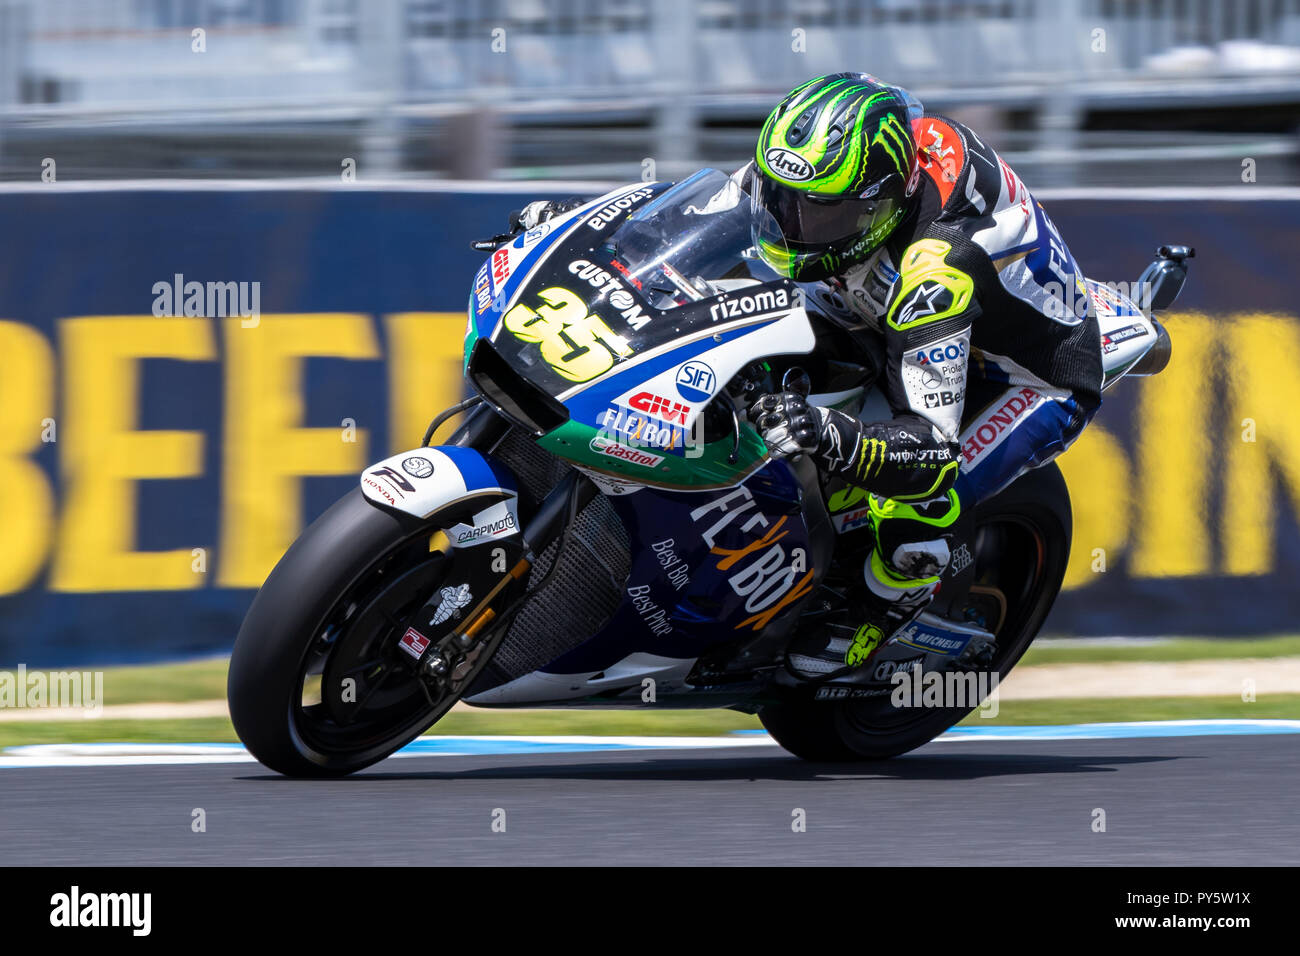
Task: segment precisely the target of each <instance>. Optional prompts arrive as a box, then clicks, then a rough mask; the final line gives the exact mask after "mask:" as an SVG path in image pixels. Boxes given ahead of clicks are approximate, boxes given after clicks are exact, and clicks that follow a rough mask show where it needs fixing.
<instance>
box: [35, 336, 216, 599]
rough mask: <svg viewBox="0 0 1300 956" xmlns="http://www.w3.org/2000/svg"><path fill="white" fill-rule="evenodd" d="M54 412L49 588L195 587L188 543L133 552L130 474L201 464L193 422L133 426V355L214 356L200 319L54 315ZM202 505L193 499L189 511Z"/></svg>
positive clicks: (159, 473) (161, 474)
mask: <svg viewBox="0 0 1300 956" xmlns="http://www.w3.org/2000/svg"><path fill="white" fill-rule="evenodd" d="M59 335H60V339H61V351H62V357H63V416H64V417H65V418H66V420H67V424H66V425H65V426H64V427H62V428H60V429H59V431H58V442H57V445H58V448H59V466H60V470H61V471H62V474H63V483H64V486H65V498H64V503H63V515H62V519H61V521H60V523H59V531H58V545H57V548H56V550H55V554H54V563H53V567H52V570H51V574H50V588H51V590H55V591H138V590H141V589H147V590H151V591H166V590H181V589H184V588H196V587H200V586H201V585H202V584H203V575H201V574H195V573H194V571H193V569H192V568H191V563H192V561H193V554H192V548H191V545H186V546H184V547H182V548H177V549H176V550H173V551H136V550H135V549H134V545H135V538H136V512H137V507H136V504H137V499H136V495H137V489H136V482H137V481H139V480H141V479H144V478H192V477H194V476H196V475H199V474H201V473H202V468H203V443H204V434H203V432H201V431H176V430H173V431H167V430H161V429H160V430H149V431H139V430H137V429H136V425H137V423H138V422H139V409H140V363H141V360H143V359H150V358H169V359H180V360H182V361H187V362H203V361H210V360H212V359H214V358H216V346H215V343H214V341H213V336H212V329H211V327H210V325H209V324H208V322H207V321H206V320H204V319H193V318H183V317H177V318H153V317H149V316H81V317H77V318H71V319H63V320H62V321H61V322H60V323H59ZM203 507H204V503H203V502H202V501H195V502H194V508H195V510H196V511H198V510H201V509H202V508H203Z"/></svg>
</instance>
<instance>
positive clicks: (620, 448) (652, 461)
mask: <svg viewBox="0 0 1300 956" xmlns="http://www.w3.org/2000/svg"><path fill="white" fill-rule="evenodd" d="M588 447H590V448H591V450H592V451H594V452H596V454H598V455H606V456H608V457H610V458H617V459H618V460H619V461H625V462H627V463H628V464H630V465H641V466H642V467H644V468H653V467H654V466H655V465H657V464H659V463H660V462H662V461H663V460H664V459H663V456H662V455H652V454H650V453H649V452H644V451H641V450H640V449H639V448H632V447H630V446H628V445H622V444H619V443H618V442H616V441H610V440H609V439H608V438H604V437H602V436H600V435H597V436H596V437H595V438H593V439H592V440H591V444H590V445H589V446H588Z"/></svg>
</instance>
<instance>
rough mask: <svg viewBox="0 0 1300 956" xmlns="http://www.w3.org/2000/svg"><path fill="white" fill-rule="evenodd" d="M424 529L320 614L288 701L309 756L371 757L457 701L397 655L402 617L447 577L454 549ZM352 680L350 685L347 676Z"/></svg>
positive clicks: (296, 731)
mask: <svg viewBox="0 0 1300 956" xmlns="http://www.w3.org/2000/svg"><path fill="white" fill-rule="evenodd" d="M430 534H431V532H429V531H425V532H422V533H420V534H419V535H417V536H415V537H413V538H409V539H407V540H405V541H403V542H401V543H399V544H397V545H396V546H394V547H393V548H392V549H390V550H389V551H388V552H387V553H385V554H384V555H383V556H382V557H380V558H379V559H377V560H376V561H374V562H372V563H371V564H370V566H369V567H367V568H366V569H365V570H364V571H363V572H361V574H359V575H358V576H357V578H356V580H355V581H354V582H353V584H352V585H351V586H350V587H348V588H347V589H346V590H345V591H344V592H343V594H342V595H341V596H340V597H339V599H338V600H337V601H336V602H335V603H334V605H333V606H332V607H331V608H330V610H329V611H328V612H327V613H326V614H325V615H324V617H323V618H322V619H321V622H320V624H319V625H318V626H317V628H316V630H315V632H314V633H313V635H312V639H311V641H310V642H309V643H308V644H307V645H306V647H305V648H304V650H303V655H302V658H301V660H300V662H299V667H298V673H297V677H296V682H295V690H294V693H293V695H292V698H291V700H290V702H289V726H290V730H291V732H292V734H293V736H294V743H295V746H297V748H298V749H299V751H300V752H302V753H303V755H304V756H307V757H308V758H309V759H313V760H317V761H319V760H321V759H329V758H335V757H343V758H347V759H348V760H363V761H365V760H369V759H370V758H371V757H372V756H373V755H374V754H376V753H382V752H386V751H390V750H392V749H395V748H396V747H398V746H400V745H401V744H402V743H403V742H405V741H406V740H408V739H411V738H413V737H415V736H417V735H418V734H419V733H420V732H422V731H423V730H425V729H426V728H427V727H429V726H430V725H431V724H432V723H433V722H434V721H436V720H437V719H438V718H439V717H440V716H441V715H442V713H444V712H445V711H446V710H447V709H448V708H450V706H451V705H452V704H453V703H454V699H452V700H447V701H437V700H432V699H431V698H430V696H429V693H428V690H427V688H426V687H425V685H424V684H423V683H422V682H421V681H420V680H419V679H418V678H417V677H416V676H415V674H414V673H413V670H412V668H411V666H410V665H409V664H407V663H406V662H404V661H402V660H401V658H399V657H398V656H397V655H398V654H401V653H402V652H401V651H399V650H398V648H397V642H398V640H399V639H400V637H401V635H402V632H403V630H404V627H403V624H402V622H403V621H405V620H407V619H409V618H410V616H411V614H412V613H413V612H414V611H415V610H416V609H418V607H419V606H420V605H422V604H423V603H424V602H425V601H426V600H427V599H428V597H429V595H431V594H432V593H433V592H434V591H435V590H436V588H437V586H438V584H439V583H440V582H441V581H442V580H443V579H444V578H445V577H446V575H447V573H448V571H449V568H450V566H451V564H452V559H451V557H450V556H449V555H447V554H446V553H444V552H442V551H437V550H435V551H430V550H429V537H430ZM345 680H351V681H352V682H353V683H352V685H351V687H350V692H349V694H348V696H350V697H351V700H350V701H345V700H344V699H343V698H344V692H345V690H348V688H346V687H345V685H344V683H343V682H344V681H345Z"/></svg>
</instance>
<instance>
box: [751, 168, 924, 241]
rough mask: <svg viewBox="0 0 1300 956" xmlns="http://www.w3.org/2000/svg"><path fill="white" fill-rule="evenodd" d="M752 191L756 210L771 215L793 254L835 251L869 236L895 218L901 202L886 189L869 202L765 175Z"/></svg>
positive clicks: (878, 191)
mask: <svg viewBox="0 0 1300 956" xmlns="http://www.w3.org/2000/svg"><path fill="white" fill-rule="evenodd" d="M756 180H757V181H756V183H755V184H754V190H753V201H754V206H755V210H756V211H757V209H759V208H762V209H765V210H766V211H767V212H768V213H770V214H771V216H772V219H773V220H774V222H775V223H776V226H777V228H779V229H780V231H781V235H782V236H783V237H784V239H785V241H786V243H787V244H788V245H789V246H790V248H791V249H792V250H807V251H814V250H817V249H819V248H833V247H837V246H841V245H843V244H844V243H846V242H848V241H850V240H853V239H858V238H861V237H862V236H867V235H870V234H872V233H874V232H876V231H877V230H879V229H880V228H882V227H883V226H884V225H885V224H887V223H889V222H890V221H891V220H892V219H894V218H895V215H896V213H897V212H898V198H897V197H896V196H894V195H893V191H892V190H889V189H887V188H885V187H886V186H887V185H891V184H889V183H888V181H887V180H886V182H884V183H882V184H880V185H881V188H879V189H877V190H876V191H875V195H873V196H872V197H871V198H869V199H856V198H851V197H849V198H846V197H843V196H822V195H818V194H816V193H810V192H805V191H804V190H802V189H794V188H792V187H790V186H786V185H784V184H782V183H778V182H776V181H775V180H772V179H770V178H768V177H767V176H764V175H762V174H760V175H758V176H757V177H756Z"/></svg>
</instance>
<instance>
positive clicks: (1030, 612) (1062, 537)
mask: <svg viewBox="0 0 1300 956" xmlns="http://www.w3.org/2000/svg"><path fill="white" fill-rule="evenodd" d="M1071 524H1072V523H1071V517H1070V499H1069V491H1068V489H1067V488H1066V485H1065V479H1064V478H1063V477H1062V475H1061V472H1060V469H1058V468H1057V467H1056V465H1054V464H1052V465H1047V466H1044V467H1042V468H1038V469H1036V470H1034V471H1031V472H1029V473H1028V474H1026V475H1025V476H1023V477H1022V478H1020V479H1019V480H1018V481H1016V482H1015V483H1014V484H1013V485H1011V487H1009V488H1007V489H1006V490H1005V491H1003V492H1002V493H1000V494H998V495H996V496H994V497H993V498H991V499H989V500H988V501H986V502H983V503H981V504H980V505H978V506H977V507H976V509H975V522H974V552H975V560H976V583H975V584H974V585H973V586H972V588H971V597H970V600H969V602H968V605H969V606H970V607H972V608H973V609H974V611H975V612H976V613H978V614H979V615H980V616H982V617H983V618H984V619H985V620H986V621H987V622H988V627H989V628H990V629H991V630H993V631H994V633H995V635H996V637H997V646H998V651H997V655H996V656H995V658H994V660H993V665H992V668H991V669H996V670H997V672H998V676H999V680H1000V679H1002V678H1005V677H1006V675H1007V674H1008V673H1009V672H1010V671H1011V668H1012V667H1014V666H1015V665H1016V662H1017V661H1019V660H1020V658H1021V656H1022V655H1023V654H1024V652H1025V651H1026V650H1027V649H1028V647H1029V644H1030V642H1031V641H1033V639H1034V637H1035V636H1036V635H1037V634H1038V631H1039V628H1041V627H1042V625H1043V621H1044V620H1045V619H1046V618H1047V614H1048V612H1049V611H1050V610H1051V609H1052V604H1053V602H1055V600H1056V595H1057V594H1058V593H1059V591H1060V589H1061V581H1062V579H1063V578H1064V576H1065V566H1066V562H1067V561H1068V559H1069V554H1070V535H1071ZM973 709H974V708H973V707H970V708H897V707H894V706H893V705H892V704H891V703H890V700H889V697H888V696H884V697H876V698H870V699H867V700H852V701H835V702H827V701H798V702H782V703H779V704H772V705H769V706H766V707H764V708H763V709H762V710H760V711H759V715H758V716H759V719H760V720H761V721H762V722H763V726H764V727H765V728H767V730H768V732H769V733H770V734H771V735H772V737H773V738H774V739H775V740H776V741H777V743H779V744H781V746H782V747H784V748H785V749H786V750H789V751H790V752H791V753H793V754H795V755H796V756H798V757H802V758H804V759H805V760H824V761H834V760H875V759H882V758H885V757H893V756H896V755H898V754H901V753H906V752H907V751H909V750H914V749H915V748H917V747H919V746H921V745H922V744H924V743H927V742H929V741H930V740H933V739H934V738H935V737H937V736H939V735H940V734H941V733H943V732H944V731H945V730H947V729H948V728H949V727H951V726H952V725H953V724H955V723H957V722H958V721H960V720H961V719H962V718H964V717H965V716H966V715H967V714H969V713H970V712H971V711H972V710H973Z"/></svg>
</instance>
